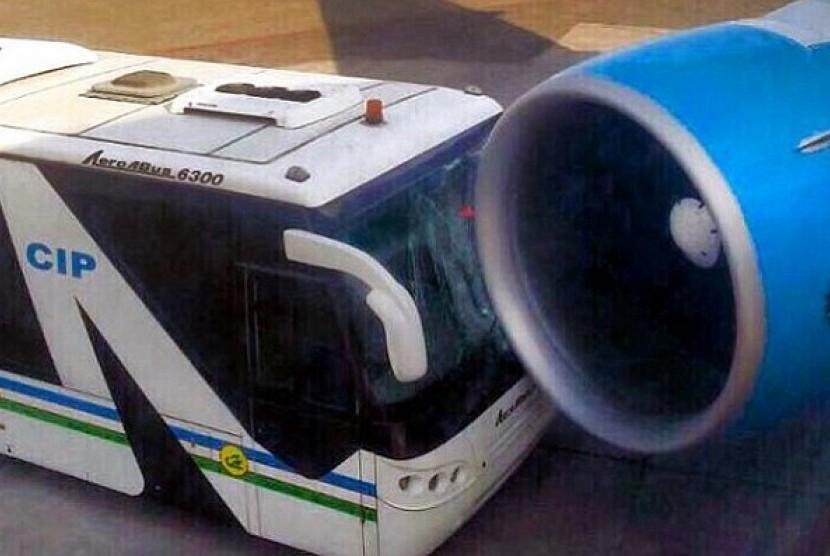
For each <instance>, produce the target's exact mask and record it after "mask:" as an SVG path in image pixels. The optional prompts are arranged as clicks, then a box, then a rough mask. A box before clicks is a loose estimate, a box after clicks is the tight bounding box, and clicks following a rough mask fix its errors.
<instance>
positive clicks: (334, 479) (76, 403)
mask: <svg viewBox="0 0 830 556" xmlns="http://www.w3.org/2000/svg"><path fill="white" fill-rule="evenodd" d="M0 388H5V389H6V390H10V391H12V392H17V393H18V394H23V395H25V396H30V397H32V398H37V399H40V400H44V401H47V402H50V403H54V404H56V405H60V406H64V407H68V408H71V409H76V410H78V411H81V412H83V413H88V414H90V415H96V416H98V417H103V418H104V419H109V420H110V421H115V422H117V423H121V418H120V417H119V416H118V412H117V411H116V410H115V409H113V408H111V407H107V406H105V405H99V404H96V403H93V402H88V401H85V400H80V399H78V398H73V397H72V396H67V395H65V394H61V393H59V392H53V391H52V390H47V389H45V388H40V387H38V386H32V385H31V384H25V383H22V382H17V381H15V380H11V379H9V378H6V377H4V376H0ZM170 428H171V429H172V430H173V434H174V435H175V436H176V438H178V439H179V440H182V441H185V442H192V443H193V444H198V445H200V446H204V447H206V448H210V449H212V450H216V451H219V450H221V449H222V446H224V445H225V444H226V442H224V441H222V440H220V439H218V438H214V437H212V436H208V435H206V434H202V433H198V432H195V431H191V430H187V429H183V428H181V427H176V426H171V427H170ZM244 451H245V455H246V456H248V459H250V460H251V461H255V462H257V463H261V464H263V465H266V466H268V467H272V468H274V469H278V470H280V471H286V472H289V473H294V470H293V469H291V467H290V466H288V464H286V463H285V462H283V461H281V460H280V459H278V458H276V457H274V456H273V455H271V454H269V453H268V452H263V451H261V450H254V449H251V448H244ZM319 480H320V481H322V482H324V483H327V484H330V485H333V486H337V487H340V488H343V489H345V490H350V491H352V492H357V493H359V494H365V495H367V496H373V497H374V496H377V488H376V487H375V485H374V484H372V483H367V482H366V481H361V480H360V479H355V478H354V477H349V476H348V475H341V474H339V473H327V474H326V475H324V476H323V477H321V478H320V479H319Z"/></svg>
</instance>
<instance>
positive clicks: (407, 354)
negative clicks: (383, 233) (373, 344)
mask: <svg viewBox="0 0 830 556" xmlns="http://www.w3.org/2000/svg"><path fill="white" fill-rule="evenodd" d="M283 239H284V242H285V256H286V257H287V258H288V259H289V260H292V261H296V262H300V263H304V264H308V265H312V266H317V267H321V268H328V269H331V270H337V271H339V272H344V273H346V274H349V275H351V276H354V277H355V278H357V279H358V280H360V281H361V282H363V283H364V284H366V285H367V286H369V294H368V295H367V296H366V304H367V305H368V306H369V308H370V309H371V310H372V312H374V313H375V315H377V317H378V318H379V319H380V321H381V323H383V330H384V333H385V335H386V350H387V353H388V355H389V363H390V365H391V366H392V372H393V373H394V374H395V378H397V379H398V380H399V381H400V382H413V381H416V380H418V379H420V378H422V377H423V376H424V375H425V374H426V372H427V348H426V340H425V339H424V329H423V325H422V324H421V316H420V314H419V313H418V307H417V306H416V305H415V300H413V299H412V296H411V295H410V294H409V292H408V291H407V290H406V288H404V287H403V286H402V285H401V284H399V283H398V281H397V280H395V278H394V277H393V276H392V275H391V274H389V271H388V270H386V268H384V267H383V265H381V264H380V263H379V262H377V261H376V260H375V259H374V258H372V257H371V256H370V255H368V254H367V253H365V252H363V251H361V250H359V249H356V248H354V247H352V246H351V245H347V244H345V243H342V242H339V241H336V240H333V239H331V238H328V237H324V236H320V235H317V234H313V233H311V232H306V231H304V230H285V232H284V234H283Z"/></svg>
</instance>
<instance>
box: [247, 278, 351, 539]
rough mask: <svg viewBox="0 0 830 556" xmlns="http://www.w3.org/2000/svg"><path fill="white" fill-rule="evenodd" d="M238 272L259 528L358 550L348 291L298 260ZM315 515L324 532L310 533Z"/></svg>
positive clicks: (285, 536)
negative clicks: (242, 301)
mask: <svg viewBox="0 0 830 556" xmlns="http://www.w3.org/2000/svg"><path fill="white" fill-rule="evenodd" d="M240 273H241V279H240V284H241V287H242V288H243V292H242V298H243V299H244V300H245V301H244V321H245V322H244V326H243V329H244V344H245V347H246V350H247V366H246V367H247V370H246V373H247V376H246V377H245V378H246V387H245V390H246V395H247V405H248V421H249V422H248V430H249V431H250V433H251V435H252V436H253V438H254V439H255V440H256V443H257V444H258V445H259V446H260V447H261V448H259V449H257V448H256V447H252V449H251V450H250V452H251V455H252V456H253V458H252V459H253V461H251V465H252V466H253V472H254V474H255V475H254V476H255V477H256V480H255V481H253V482H251V484H253V485H254V487H255V488H254V492H255V496H256V499H257V506H258V514H259V527H260V533H261V534H262V535H263V536H266V537H270V538H275V539H281V542H288V543H289V544H293V545H295V546H299V547H302V548H305V549H307V550H312V551H320V552H331V548H330V547H329V548H326V546H324V545H320V546H318V545H317V544H316V543H331V542H334V543H336V544H337V545H338V546H348V547H352V548H350V549H349V550H350V551H352V552H355V553H358V552H360V551H362V546H363V527H362V525H363V523H362V521H363V520H362V516H361V508H362V507H363V506H362V504H361V502H362V499H361V497H362V496H363V494H362V492H361V490H362V489H361V485H363V484H364V483H363V481H362V477H361V474H360V469H361V465H360V453H359V452H360V443H359V422H358V411H357V398H356V395H355V391H356V384H355V381H356V380H357V373H356V372H355V366H354V360H353V359H354V358H353V354H352V350H351V348H350V339H349V330H348V326H347V318H346V315H347V312H346V307H345V305H347V304H348V300H349V299H350V291H349V288H348V287H347V284H346V283H345V282H344V280H343V278H344V277H343V276H342V275H341V274H340V273H337V272H334V271H330V270H325V269H319V268H314V267H307V266H305V265H301V264H294V263H289V264H287V265H285V266H284V267H280V268H275V269H272V268H269V269H262V268H254V267H240ZM262 448H264V450H262ZM249 482H250V481H249ZM321 520H323V521H325V522H326V523H328V525H327V526H326V528H325V530H326V531H327V534H326V535H317V537H320V538H309V537H307V535H308V531H312V530H318V531H319V530H320V527H321Z"/></svg>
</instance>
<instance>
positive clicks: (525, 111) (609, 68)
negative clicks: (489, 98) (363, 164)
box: [476, 0, 830, 453]
mask: <svg viewBox="0 0 830 556" xmlns="http://www.w3.org/2000/svg"><path fill="white" fill-rule="evenodd" d="M476 205H477V218H476V220H477V241H478V247H479V251H480V254H481V257H482V262H483V265H484V271H485V275H486V281H487V285H488V289H489V291H490V294H491V297H492V299H493V302H494V305H495V308H496V310H497V312H498V314H499V316H500V318H501V320H502V322H503V324H504V326H505V329H506V331H507V333H508V336H509V337H510V340H511V342H512V344H513V346H514V348H515V350H516V352H517V353H518V354H519V356H520V357H521V359H522V360H523V362H524V364H525V365H526V367H527V369H528V370H529V371H530V372H531V373H532V374H533V375H534V377H535V378H536V379H537V381H538V382H539V384H540V385H541V386H542V387H543V389H544V390H545V391H546V392H547V393H548V395H549V396H550V397H551V398H552V399H553V400H554V402H555V403H556V405H558V406H559V407H560V408H561V409H562V410H563V411H564V412H565V413H567V414H568V415H569V416H570V417H571V418H572V419H574V420H575V421H576V422H577V423H578V424H580V425H582V426H583V427H584V428H586V429H587V430H588V431H589V432H591V433H593V434H594V435H596V436H599V437H601V438H603V439H605V440H606V441H608V442H610V443H612V444H615V445H617V446H619V447H622V448H625V449H628V450H633V451H638V452H646V453H651V452H666V451H671V450H675V449H679V448H682V447H685V446H688V445H690V444H692V443H695V442H697V441H700V440H702V439H704V438H706V437H708V436H710V435H712V434H713V433H714V432H716V431H719V430H721V429H722V428H724V427H725V426H726V425H731V426H733V427H737V428H738V429H739V430H754V429H757V428H759V427H764V426H769V425H770V424H774V423H777V422H779V421H780V420H781V419H783V418H785V417H787V416H789V415H793V414H795V413H797V412H798V411H800V410H803V409H804V408H805V407H806V406H809V405H812V404H818V403H822V402H824V401H828V400H830V2H828V1H826V0H825V1H820V0H804V1H801V2H796V3H794V4H791V5H789V6H787V7H785V8H782V9H781V10H779V11H777V12H773V13H772V14H770V15H769V16H767V17H765V18H762V19H757V20H751V21H738V22H732V23H726V24H719V25H715V26H712V27H706V28H702V29H697V30H693V31H689V32H684V33H680V34H677V35H673V36H671V37H668V38H663V39H659V40H656V41H653V42H650V43H647V44H644V45H641V46H638V47H635V48H633V49H629V50H625V51H620V52H617V53H614V54H611V55H606V56H601V57H598V58H595V59H593V60H590V61H588V62H586V63H584V64H582V65H579V66H576V67H574V68H571V69H569V70H567V71H565V72H564V73H561V74H559V75H556V76H554V77H552V78H550V79H549V80H547V81H546V82H544V83H542V84H540V85H539V86H537V87H536V88H535V89H533V90H531V91H530V92H529V93H528V94H526V95H525V96H524V97H522V98H521V99H520V100H519V101H518V102H517V103H516V104H515V105H513V106H512V107H511V108H510V109H508V110H507V111H506V113H505V115H504V117H503V118H502V119H501V120H500V122H499V123H498V125H497V126H496V128H495V130H494V132H493V134H492V136H491V137H490V139H489V140H488V143H487V145H486V147H485V149H484V152H483V155H482V163H481V168H480V176H479V181H478V183H477V185H476Z"/></svg>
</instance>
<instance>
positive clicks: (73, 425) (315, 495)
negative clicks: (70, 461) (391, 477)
mask: <svg viewBox="0 0 830 556" xmlns="http://www.w3.org/2000/svg"><path fill="white" fill-rule="evenodd" d="M0 409H5V410H6V411H11V412H12V413H17V414H18V415H24V416H26V417H30V418H32V419H37V420H38V421H43V422H44V423H49V424H50V425H57V426H59V427H63V428H66V429H70V430H73V431H76V432H80V433H83V434H87V435H89V436H94V437H96V438H100V439H102V440H107V441H109V442H114V443H115V444H121V445H123V446H129V445H130V443H129V441H128V440H127V436H126V435H125V434H124V433H122V432H118V431H113V430H110V429H107V428H105V427H100V426H98V425H93V424H91V423H86V422H84V421H79V420H77V419H73V418H71V417H66V416H64V415H59V414H58V413H53V412H51V411H46V410H45V409H40V408H38V407H33V406H30V405H26V404H22V403H20V402H16V401H14V400H10V399H8V398H0ZM191 455H192V456H193V459H195V460H196V463H197V464H198V465H199V467H201V468H202V469H205V470H207V471H212V472H214V473H219V474H222V475H225V476H227V477H231V478H233V479H241V480H243V481H245V482H248V483H250V484H252V485H254V486H257V487H260V488H265V489H268V490H273V491H275V492H280V493H282V494H287V495H288V496H292V497H294V498H298V499H300V500H305V501H307V502H312V503H314V504H317V505H319V506H325V507H326V508H331V509H333V510H337V511H340V512H343V513H347V514H349V515H353V516H356V517H360V518H362V519H365V520H367V521H374V522H376V521H377V520H378V516H377V510H375V509H373V508H366V507H364V506H361V505H360V504H355V503H354V502H349V501H347V500H342V499H340V498H336V497H334V496H329V495H328V494H323V493H322V492H317V491H314V490H311V489H307V488H305V487H301V486H298V485H294V484H291V483H286V482H283V481H280V480H277V479H273V478H271V477H266V476H264V475H260V474H258V473H248V474H247V475H245V476H243V477H233V476H231V475H229V474H228V473H226V472H225V470H224V468H223V467H222V465H221V464H220V463H219V462H217V461H213V460H212V459H208V458H205V457H202V456H197V455H195V454H191Z"/></svg>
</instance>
